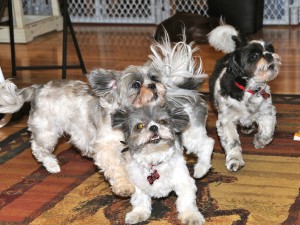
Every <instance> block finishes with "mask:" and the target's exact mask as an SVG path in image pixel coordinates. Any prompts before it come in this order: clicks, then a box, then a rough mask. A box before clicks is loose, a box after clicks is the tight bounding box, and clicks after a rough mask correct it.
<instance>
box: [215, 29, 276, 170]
mask: <svg viewBox="0 0 300 225" xmlns="http://www.w3.org/2000/svg"><path fill="white" fill-rule="evenodd" d="M209 43H210V44H211V45H212V46H213V47H215V48H216V49H217V50H221V51H223V52H224V53H228V54H226V55H225V56H224V57H223V58H221V59H219V60H218V61H217V63H216V66H215V68H214V71H213V74H212V76H211V77H210V80H209V88H210V94H211V97H212V100H213V103H214V105H215V107H216V109H217V111H218V120H217V123H216V127H217V131H218V135H219V137H220V141H221V144H222V147H223V148H224V150H225V153H226V167H227V169H228V170H229V171H237V170H239V169H240V168H241V167H243V166H244V164H245V163H244V160H243V157H242V148H241V142H240V138H239V134H238V131H237V126H239V127H241V131H242V132H243V133H247V134H249V133H251V132H253V131H255V130H256V129H257V133H256V134H255V135H254V141H253V144H254V147H255V148H263V147H265V146H266V145H267V144H269V143H270V142H271V141H272V139H273V135H274V130H275V125H276V109H275V107H274V105H273V104H272V98H271V92H270V86H269V85H268V84H267V82H268V81H270V80H273V79H274V78H275V77H276V76H277V74H278V72H279V66H280V64H281V59H280V57H279V55H278V54H276V53H274V47H273V46H272V45H271V44H270V43H267V42H265V41H261V40H252V41H249V42H243V41H242V39H241V38H240V37H239V33H238V32H237V30H235V28H233V27H232V26H229V25H226V24H221V25H220V26H219V27H217V28H215V29H214V30H213V31H212V32H211V33H210V34H209Z"/></svg>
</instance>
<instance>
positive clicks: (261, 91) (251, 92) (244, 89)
mask: <svg viewBox="0 0 300 225" xmlns="http://www.w3.org/2000/svg"><path fill="white" fill-rule="evenodd" d="M234 84H235V85H236V86H237V87H238V88H239V89H241V90H243V91H246V88H245V87H244V86H243V85H241V84H239V83H238V82H236V81H234ZM247 92H248V93H250V94H252V95H254V94H255V93H258V92H259V94H260V95H261V96H262V97H263V98H264V99H267V98H269V97H270V94H269V93H267V92H266V91H265V90H264V89H262V88H260V89H259V90H257V91H254V90H252V89H248V90H247Z"/></svg>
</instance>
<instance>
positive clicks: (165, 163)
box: [112, 106, 205, 225]
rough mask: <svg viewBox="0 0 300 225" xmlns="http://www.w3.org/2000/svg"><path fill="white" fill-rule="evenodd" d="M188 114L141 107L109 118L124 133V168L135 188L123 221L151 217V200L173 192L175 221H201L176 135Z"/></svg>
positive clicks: (184, 124)
mask: <svg viewBox="0 0 300 225" xmlns="http://www.w3.org/2000/svg"><path fill="white" fill-rule="evenodd" d="M188 119H189V117H188V115H187V114H186V113H185V112H184V111H183V110H180V109H174V108H171V110H167V109H166V108H165V107H159V106H154V107H146V106H145V107H142V108H139V109H134V110H130V109H128V108H127V109H120V110H118V111H116V112H115V113H114V114H113V115H112V124H113V127H115V128H121V129H122V130H123V131H124V133H125V142H126V143H127V144H128V150H129V154H127V156H126V162H127V163H126V167H127V172H128V175H129V178H130V180H131V181H132V183H133V184H134V185H135V193H134V194H133V195H132V196H131V201H130V202H131V204H132V211H131V212H129V213H127V215H126V218H125V222H126V223H129V224H135V223H139V222H142V221H145V220H147V219H148V218H149V217H150V215H151V198H152V197H155V198H161V197H164V196H167V195H168V194H169V193H170V192H171V191H175V193H176V195H177V196H178V198H177V201H176V206H177V211H178V213H179V216H178V217H179V219H180V220H181V222H182V223H184V224H190V225H192V224H193V225H200V224H203V223H204V222H205V219H204V217H203V216H202V214H201V213H200V212H199V210H198V208H197V205H196V190H197V188H196V185H195V181H194V180H193V179H192V178H191V177H190V174H189V171H188V168H187V166H186V162H185V160H184V157H183V153H182V149H181V146H180V143H179V141H178V136H177V135H176V132H179V131H181V130H182V128H184V127H185V126H186V125H187V124H188Z"/></svg>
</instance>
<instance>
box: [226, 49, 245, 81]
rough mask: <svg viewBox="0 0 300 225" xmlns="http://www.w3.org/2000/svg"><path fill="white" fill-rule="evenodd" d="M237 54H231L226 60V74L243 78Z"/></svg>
mask: <svg viewBox="0 0 300 225" xmlns="http://www.w3.org/2000/svg"><path fill="white" fill-rule="evenodd" d="M240 61H241V59H240V56H239V54H231V56H230V57H229V59H228V65H227V72H229V73H232V74H234V75H235V76H236V77H239V76H243V75H244V71H243V69H242V67H241V66H240V64H241V62H240Z"/></svg>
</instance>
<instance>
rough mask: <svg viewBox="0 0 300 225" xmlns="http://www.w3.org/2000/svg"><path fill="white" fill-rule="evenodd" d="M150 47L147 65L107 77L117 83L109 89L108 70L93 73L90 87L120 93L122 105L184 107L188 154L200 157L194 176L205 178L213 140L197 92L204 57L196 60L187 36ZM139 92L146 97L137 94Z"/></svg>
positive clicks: (209, 163) (202, 77)
mask: <svg viewBox="0 0 300 225" xmlns="http://www.w3.org/2000/svg"><path fill="white" fill-rule="evenodd" d="M150 48H151V50H152V55H150V60H149V61H148V62H147V63H146V64H145V65H143V66H130V67H128V68H126V69H125V70H124V71H121V72H120V74H118V75H120V77H119V76H118V75H116V76H115V77H111V78H112V79H107V80H106V83H107V84H109V83H110V84H114V85H111V87H112V88H111V89H110V90H109V89H106V88H107V86H109V85H106V84H105V85H103V76H106V75H105V73H106V72H105V70H99V71H95V72H94V73H91V76H90V78H89V81H90V83H91V86H92V87H93V89H94V90H95V92H98V91H100V92H103V91H104V89H106V91H107V92H109V93H110V95H117V96H120V99H119V100H120V104H121V105H123V106H134V107H142V106H144V105H155V104H158V105H164V104H166V105H168V106H169V107H173V108H177V109H182V110H184V111H185V112H186V113H187V114H188V115H189V121H190V122H189V123H188V125H187V126H186V127H185V128H184V129H183V131H182V143H183V145H184V147H185V148H186V149H187V153H194V154H195V155H197V157H198V161H197V163H196V165H195V167H194V177H196V178H200V177H203V176H204V175H205V174H206V173H207V172H208V171H209V169H210V167H211V155H212V151H213V146H214V140H213V139H212V138H210V137H208V136H207V132H206V120H207V105H206V103H205V101H204V100H203V99H202V96H201V94H200V93H199V92H198V88H199V86H200V85H201V84H202V83H203V82H204V79H205V78H206V75H205V74H203V73H202V64H201V60H199V61H198V62H197V63H196V61H195V59H194V58H193V53H194V52H195V51H196V50H197V49H196V48H193V47H192V44H186V42H185V39H184V40H183V41H182V42H178V43H177V44H175V45H172V43H171V42H170V40H169V38H168V35H167V34H166V35H165V38H164V39H163V41H162V43H157V42H153V44H152V45H151V47H150ZM115 73H118V72H115ZM140 93H143V96H144V97H143V98H140V97H138V96H139V94H140ZM158 93H159V95H157V94H158ZM146 96H147V97H146ZM157 96H159V97H157ZM132 103H133V104H132Z"/></svg>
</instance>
